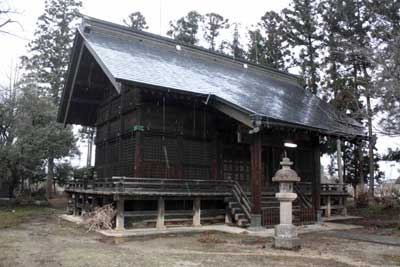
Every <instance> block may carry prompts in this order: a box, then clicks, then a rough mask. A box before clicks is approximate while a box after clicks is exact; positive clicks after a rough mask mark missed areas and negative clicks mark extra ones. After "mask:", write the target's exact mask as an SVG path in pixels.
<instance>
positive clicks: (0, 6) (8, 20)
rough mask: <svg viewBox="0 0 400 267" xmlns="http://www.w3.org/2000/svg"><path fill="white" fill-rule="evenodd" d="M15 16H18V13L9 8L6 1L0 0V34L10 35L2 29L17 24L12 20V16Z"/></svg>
mask: <svg viewBox="0 0 400 267" xmlns="http://www.w3.org/2000/svg"><path fill="white" fill-rule="evenodd" d="M16 14H18V12H17V11H16V10H15V9H13V8H12V7H11V6H10V4H9V2H8V1H7V0H0V33H7V34H11V33H10V32H8V31H6V30H4V27H5V26H6V25H9V24H13V23H17V24H18V21H16V20H15V19H14V18H13V15H16Z"/></svg>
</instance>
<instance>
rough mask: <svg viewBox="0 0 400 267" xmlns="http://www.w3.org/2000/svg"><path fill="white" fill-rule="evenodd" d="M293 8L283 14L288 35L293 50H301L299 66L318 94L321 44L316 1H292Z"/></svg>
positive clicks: (308, 84)
mask: <svg viewBox="0 0 400 267" xmlns="http://www.w3.org/2000/svg"><path fill="white" fill-rule="evenodd" d="M290 6H291V7H290V8H286V9H284V10H283V11H282V12H283V14H284V17H285V21H286V26H285V28H286V30H287V32H286V34H287V38H288V41H289V44H290V45H291V46H292V47H293V48H300V49H301V50H300V55H299V58H298V65H299V66H300V67H301V71H302V76H303V79H304V80H305V82H306V86H307V88H308V90H310V92H312V93H313V94H317V92H318V82H319V74H318V65H319V62H318V57H319V55H318V49H319V42H320V33H319V28H318V27H319V25H318V24H319V23H318V18H317V4H316V0H292V2H291V5H290Z"/></svg>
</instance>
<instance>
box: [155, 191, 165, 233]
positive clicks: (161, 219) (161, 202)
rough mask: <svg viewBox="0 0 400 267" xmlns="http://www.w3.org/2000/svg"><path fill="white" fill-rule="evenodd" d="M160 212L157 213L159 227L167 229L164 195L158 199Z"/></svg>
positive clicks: (157, 225)
mask: <svg viewBox="0 0 400 267" xmlns="http://www.w3.org/2000/svg"><path fill="white" fill-rule="evenodd" d="M157 209H158V213H157V223H156V227H157V229H165V223H164V221H165V201H164V198H163V197H160V198H159V199H158V207H157Z"/></svg>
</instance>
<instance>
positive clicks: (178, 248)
mask: <svg viewBox="0 0 400 267" xmlns="http://www.w3.org/2000/svg"><path fill="white" fill-rule="evenodd" d="M0 220H1V218H0ZM358 231H360V230H358ZM301 238H302V240H303V241H304V244H303V248H302V249H301V250H300V251H297V252H293V251H279V250H274V249H272V248H271V244H272V242H271V239H260V238H255V237H250V236H247V235H229V234H222V233H205V234H204V233H203V234H192V235H179V236H176V235H169V236H159V237H151V238H134V239H132V238H130V239H119V238H105V237H102V236H100V235H99V234H96V233H86V232H85V230H84V229H82V228H80V227H77V226H76V225H74V224H72V223H68V222H65V221H62V220H60V219H58V218H57V216H56V215H55V214H42V215H37V216H32V217H30V218H29V220H27V221H25V222H24V223H22V224H19V225H18V226H14V227H9V228H4V229H0V267H3V266H4V267H10V266H32V267H36V266H37V267H39V266H74V267H75V266H78V267H79V266H107V267H109V266H182V267H183V266H185V267H186V266H188V267H191V266H218V267H223V266H400V247H395V246H388V245H382V244H375V243H369V242H359V241H353V240H348V239H341V238H338V237H335V236H327V235H324V233H313V234H306V235H302V236H301Z"/></svg>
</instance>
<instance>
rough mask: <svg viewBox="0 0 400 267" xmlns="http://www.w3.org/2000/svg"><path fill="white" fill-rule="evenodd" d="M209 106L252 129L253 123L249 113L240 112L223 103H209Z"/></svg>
mask: <svg viewBox="0 0 400 267" xmlns="http://www.w3.org/2000/svg"><path fill="white" fill-rule="evenodd" d="M209 105H211V106H212V107H213V108H215V109H217V110H219V111H221V112H222V113H224V114H225V115H227V116H229V117H231V118H233V119H235V120H237V121H239V122H241V123H243V124H244V125H246V126H248V127H250V128H253V123H252V120H251V118H250V114H249V113H245V112H242V111H240V110H239V109H237V108H234V107H232V106H230V105H227V104H225V103H221V102H220V101H211V102H210V104H209Z"/></svg>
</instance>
